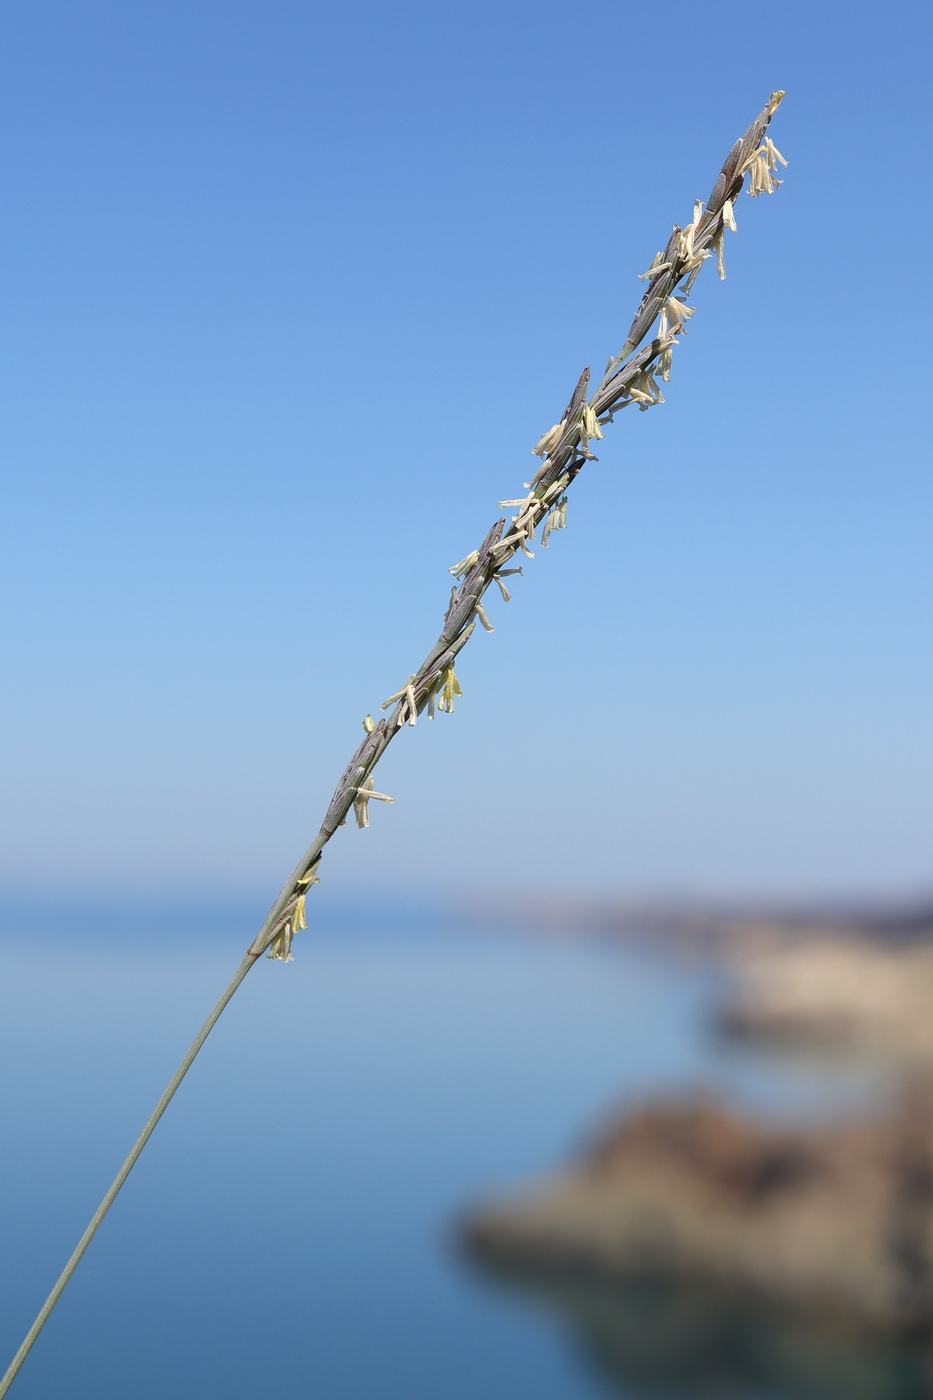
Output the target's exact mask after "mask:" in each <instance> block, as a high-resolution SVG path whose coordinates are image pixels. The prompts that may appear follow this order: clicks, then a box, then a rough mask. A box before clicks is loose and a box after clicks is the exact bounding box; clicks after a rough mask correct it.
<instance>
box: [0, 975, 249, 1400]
mask: <svg viewBox="0 0 933 1400" xmlns="http://www.w3.org/2000/svg"><path fill="white" fill-rule="evenodd" d="M258 956H259V954H258V953H254V952H252V950H251V951H250V952H248V953H247V954H246V955H245V956H244V958H243V961H242V962H241V963H240V966H239V967H238V968H237V970H236V972H235V973H234V976H233V978H232V980H231V981H230V983H229V985H228V986H227V987H226V989H225V990H224V992H223V994H222V996H221V997H220V1000H219V1001H218V1002H217V1005H216V1006H215V1007H214V1009H213V1011H212V1012H211V1014H210V1015H209V1016H208V1018H207V1020H206V1021H205V1022H204V1025H203V1026H202V1027H201V1029H200V1031H199V1032H198V1034H197V1036H196V1037H195V1039H194V1041H193V1043H192V1045H191V1049H190V1050H189V1051H188V1053H187V1055H186V1056H185V1058H184V1059H183V1060H182V1062H181V1064H180V1065H179V1066H178V1068H177V1070H176V1071H175V1073H174V1074H173V1076H172V1078H171V1080H170V1081H169V1084H168V1087H167V1088H166V1090H165V1093H164V1094H163V1095H162V1097H161V1098H160V1099H159V1102H158V1103H157V1104H156V1106H155V1108H154V1109H153V1110H152V1113H151V1114H150V1115H149V1120H148V1122H147V1123H146V1126H145V1127H144V1128H143V1130H142V1132H141V1133H140V1135H139V1137H138V1138H137V1139H136V1141H135V1142H134V1143H133V1147H132V1150H131V1151H130V1154H129V1156H128V1157H127V1159H126V1161H125V1162H124V1163H123V1166H122V1167H121V1168H120V1170H119V1171H118V1172H117V1174H116V1176H115V1177H114V1179H113V1183H112V1185H111V1187H110V1189H109V1191H108V1192H107V1194H106V1196H105V1197H104V1199H103V1200H102V1201H101V1203H100V1205H99V1206H98V1207H97V1209H96V1211H95V1212H94V1215H93V1216H92V1218H91V1223H90V1224H89V1225H88V1227H87V1229H86V1230H85V1232H84V1234H83V1235H82V1236H81V1238H80V1240H79V1241H78V1244H77V1248H76V1249H75V1252H74V1253H73V1254H72V1256H71V1258H70V1259H69V1260H68V1263H67V1264H66V1265H65V1267H64V1269H63V1270H62V1272H61V1275H60V1277H59V1279H58V1282H57V1283H56V1284H55V1287H54V1288H53V1289H52V1291H51V1293H50V1294H49V1296H48V1297H47V1298H46V1300H45V1302H44V1303H43V1305H42V1308H41V1311H40V1312H39V1316H38V1317H37V1318H36V1320H35V1322H34V1323H33V1324H32V1326H31V1327H30V1329H29V1331H28V1332H27V1333H26V1336H25V1337H24V1338H23V1343H22V1345H21V1346H20V1349H19V1351H18V1352H17V1353H16V1355H15V1356H14V1357H13V1360H12V1361H11V1362H10V1364H9V1366H8V1367H7V1369H6V1372H5V1374H4V1376H3V1379H2V1380H0V1400H2V1397H3V1396H4V1395H6V1393H7V1391H8V1390H9V1388H10V1386H11V1385H12V1384H13V1381H14V1379H15V1377H16V1373H17V1372H18V1371H19V1368H20V1367H21V1366H22V1364H23V1362H24V1361H25V1360H26V1357H27V1356H28V1355H29V1352H30V1351H31V1350H32V1344H33V1342H34V1341H35V1340H36V1338H37V1337H38V1335H39V1333H40V1332H41V1331H42V1329H43V1327H44V1326H45V1324H46V1322H47V1321H48V1319H49V1315H50V1314H51V1312H52V1309H53V1308H54V1307H55V1304H56V1303H57V1302H58V1300H59V1298H60V1297H61V1296H62V1293H64V1291H65V1287H66V1285H67V1283H68V1280H69V1279H70V1278H71V1275H72V1274H73V1273H74V1271H75V1269H76V1268H77V1267H78V1265H79V1264H80V1262H81V1259H82V1256H83V1254H84V1251H85V1250H86V1249H87V1247H88V1245H89V1244H90V1243H91V1240H92V1239H93V1238H94V1236H95V1235H96V1233H97V1228H98V1226H99V1225H100V1223H101V1221H102V1220H103V1218H104V1216H105V1215H106V1214H107V1212H108V1210H109V1209H110V1207H111V1206H112V1205H113V1203H114V1201H115V1200H116V1198H117V1195H118V1194H119V1191H120V1187H121V1186H122V1185H123V1183H124V1181H125V1180H126V1178H127V1177H128V1176H129V1174H130V1172H131V1171H132V1170H133V1167H134V1166H135V1165H136V1159H137V1157H138V1156H139V1154H140V1152H142V1150H143V1148H144V1147H145V1146H146V1143H147V1142H148V1141H149V1139H150V1137H151V1136H152V1132H153V1129H154V1128H155V1125H156V1124H157V1123H158V1121H159V1119H160V1118H161V1117H162V1114H163V1113H164V1112H165V1110H166V1109H167V1108H168V1106H169V1104H170V1103H171V1101H172V1098H173V1096H174V1094H175V1090H176V1089H177V1088H178V1086H179V1084H180V1083H181V1081H182V1080H183V1079H184V1077H185V1075H186V1074H187V1073H188V1071H189V1069H190V1068H191V1066H192V1065H193V1064H194V1061H195V1058H196V1056H197V1053H198V1051H199V1050H200V1049H201V1046H202V1045H203V1044H204V1042H205V1040H207V1037H208V1036H209V1035H210V1033H211V1031H212V1030H213V1029H214V1026H215V1025H216V1023H217V1020H218V1018H219V1017H220V1013H221V1012H222V1011H223V1009H224V1007H225V1006H226V1005H227V1002H228V1001H229V1000H230V998H231V997H232V996H233V994H234V992H235V991H236V989H237V987H239V985H240V983H241V982H242V981H243V978H244V977H245V976H246V974H247V972H249V970H250V968H251V967H252V966H253V965H254V964H255V962H256V959H257V958H258Z"/></svg>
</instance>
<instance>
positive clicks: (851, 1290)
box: [462, 1091, 933, 1329]
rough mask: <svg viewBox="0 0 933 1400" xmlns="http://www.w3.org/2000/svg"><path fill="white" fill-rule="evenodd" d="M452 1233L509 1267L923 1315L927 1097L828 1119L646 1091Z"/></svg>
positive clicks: (881, 1322) (931, 1316) (928, 1222)
mask: <svg viewBox="0 0 933 1400" xmlns="http://www.w3.org/2000/svg"><path fill="white" fill-rule="evenodd" d="M462 1237H463V1240H464V1242H465V1244H466V1246H467V1247H468V1249H469V1250H470V1251H471V1252H472V1253H474V1254H475V1255H477V1256H479V1257H480V1258H482V1259H484V1260H486V1261H488V1262H491V1263H493V1264H495V1265H498V1266H500V1267H503V1268H505V1269H508V1270H515V1269H519V1270H524V1271H528V1270H532V1271H537V1272H538V1273H540V1274H543V1275H546V1274H550V1275H551V1276H552V1277H561V1278H564V1279H572V1278H576V1279H587V1278H590V1279H594V1278H597V1279H598V1278H604V1279H617V1280H625V1279H629V1280H630V1279H638V1278H641V1279H651V1278H654V1279H665V1278H666V1279H678V1278H680V1279H699V1280H703V1279H705V1280H708V1281H709V1282H710V1283H711V1284H713V1283H715V1284H716V1285H717V1286H727V1287H730V1288H738V1289H740V1290H747V1291H748V1292H749V1293H752V1294H754V1295H756V1296H760V1297H763V1298H768V1297H771V1298H780V1299H782V1300H785V1301H790V1302H792V1303H794V1304H801V1305H803V1306H805V1307H806V1308H807V1309H810V1310H814V1309H815V1310H818V1311H819V1310H822V1311H824V1312H826V1313H827V1314H828V1315H830V1314H833V1313H836V1314H847V1315H849V1316H850V1317H852V1316H855V1317H857V1318H858V1319H860V1320H862V1321H868V1322H870V1323H872V1324H875V1325H877V1326H878V1327H880V1328H890V1329H912V1328H923V1327H926V1326H927V1325H928V1324H931V1323H933V1100H931V1099H930V1097H929V1096H928V1094H927V1093H926V1091H923V1092H920V1091H917V1092H914V1093H913V1094H912V1095H911V1097H910V1099H909V1101H905V1102H904V1103H903V1104H902V1105H901V1107H900V1108H899V1109H898V1110H897V1111H895V1112H892V1113H891V1114H890V1115H889V1116H887V1117H885V1118H884V1119H883V1120H882V1119H879V1120H878V1121H875V1122H872V1123H862V1124H855V1125H842V1126H835V1127H832V1128H827V1129H821V1130H817V1129H806V1130H804V1129H789V1128H775V1127H766V1126H758V1125H753V1124H751V1123H748V1122H745V1121H743V1120H741V1119H740V1118H738V1117H737V1116H735V1115H734V1114H732V1113H730V1112H729V1111H727V1110H726V1109H724V1108H722V1107H720V1106H717V1105H716V1104H713V1103H705V1104H682V1105H679V1104H654V1105H650V1106H646V1107H643V1108H642V1109H640V1110H639V1111H637V1112H634V1113H632V1114H631V1115H630V1116H628V1117H627V1118H625V1119H624V1120H623V1121H621V1122H619V1123H616V1124H614V1125H612V1126H611V1127H610V1128H609V1129H608V1130H607V1131H606V1132H604V1133H603V1134H602V1135H601V1137H600V1138H599V1140H598V1141H597V1142H596V1143H595V1144H594V1145H593V1146H592V1147H591V1148H590V1149H589V1150H588V1151H587V1152H586V1153H585V1155H584V1156H583V1157H582V1159H581V1160H580V1161H579V1162H578V1163H577V1164H576V1165H574V1166H572V1167H571V1168H570V1169H568V1170H567V1171H566V1172H564V1173H563V1174H561V1175H559V1176H556V1177H554V1178H552V1179H550V1180H547V1181H543V1182H540V1183H537V1184H534V1185H532V1186H529V1187H528V1188H526V1189H524V1190H520V1191H518V1192H516V1193H514V1194H513V1195H511V1196H509V1197H507V1198H503V1199H500V1200H498V1201H495V1202H491V1203H489V1204H486V1205H484V1206H482V1207H481V1208H479V1209H477V1210H475V1211H474V1212H473V1213H472V1214H471V1215H470V1216H469V1217H468V1218H467V1219H466V1221H465V1222H464V1224H463V1230H462Z"/></svg>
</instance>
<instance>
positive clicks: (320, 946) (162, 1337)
mask: <svg viewBox="0 0 933 1400" xmlns="http://www.w3.org/2000/svg"><path fill="white" fill-rule="evenodd" d="M243 943H245V938H242V939H231V940H229V941H228V942H224V941H221V940H216V939H214V938H210V939H205V938H204V937H201V938H200V939H199V937H198V935H197V933H196V932H193V933H192V936H191V938H190V939H189V940H184V939H181V938H179V937H177V936H173V937H171V938H170V939H167V940H165V941H164V942H163V943H162V944H161V945H160V944H159V942H158V940H155V939H150V940H148V941H147V942H146V943H141V942H139V941H137V942H135V943H134V942H133V941H132V940H127V941H125V942H120V941H118V940H116V939H112V940H109V941H106V942H96V943H95V942H90V943H87V942H84V941H82V940H81V939H80V938H79V937H78V935H75V937H74V941H73V942H72V943H70V944H69V942H68V941H67V940H66V939H64V938H62V939H60V940H59V941H57V942H53V943H51V944H42V943H41V942H40V941H39V939H38V938H37V937H36V936H35V935H29V936H28V938H26V939H24V941H22V942H17V941H15V940H14V939H9V938H8V939H6V940H5V941H3V942H0V973H2V976H0V1046H2V1066H3V1069H2V1084H0V1123H2V1145H0V1202H2V1205H0V1250H2V1261H3V1266H2V1273H0V1346H2V1352H3V1364H4V1365H5V1364H6V1359H7V1358H8V1357H9V1355H11V1354H12V1352H13V1351H14V1350H15V1347H16V1346H17V1344H18V1343H19V1341H20V1339H21V1337H22V1334H23V1332H24V1331H25V1329H26V1327H27V1326H28V1324H29V1323H30V1322H31V1320H32V1318H33V1316H34V1314H35V1312H36V1311H37V1308H38V1306H39V1304H40V1303H41V1301H42V1299H43V1298H44V1297H45V1294H46V1292H47V1291H48V1288H49V1287H50V1285H51V1283H52V1282H53V1281H54V1278H55V1277H56V1275H57V1273H58V1271H59V1269H60V1268H61V1267H62V1265H63V1263H64V1261H65V1259H66V1258H67V1256H68V1254H69V1253H70V1251H71V1249H72V1248H73V1246H74V1244H75V1242H76V1240H77V1238H78V1236H79V1235H80V1233H81V1231H82V1230H83V1228H84V1226H85V1224H86V1223H87V1220H88V1218H89V1216H90V1214H91V1213H92V1211H93V1209H94V1207H95V1206H96V1205H97V1202H98V1200H99V1198H100V1196H101V1195H102V1194H103V1191H104V1189H105V1188H106V1186H107V1185H108V1184H109V1182H110V1179H111V1177H112V1176H113V1173H114V1171H115V1169H116V1167H117V1166H118V1165H119V1163H120V1161H121V1160H122V1158H123V1156H124V1154H125V1152H126V1150H127V1149H128V1147H129V1145H130V1143H131V1142H132V1140H133V1138H134V1137H135V1135H136V1133H137V1131H138V1130H139V1128H140V1127H141V1125H142V1123H143V1121H144V1119H145V1117H146V1115H147V1113H148V1112H149V1110H150V1108H151V1107H152V1104H153V1103H154V1101H155V1099H156V1098H157V1097H158V1094H159V1093H160V1092H161V1090H162V1088H163V1087H164V1084H165V1082H166V1080H167V1079H168V1077H169V1076H170V1074H171V1072H172V1070H173V1069H174V1067H175V1064H176V1063H177V1061H178V1059H179V1058H180V1056H181V1053H182V1052H183V1050H184V1049H185V1048H186V1046H187V1044H188V1043H189V1041H190V1039H191V1038H192V1036H193V1034H194V1032H195V1030H196V1029H197V1027H198V1025H199V1024H200V1022H201V1020H202V1019H203V1017H204V1015H205V1014H206V1011H207V1010H208V1009H209V1007H210V1005H211V1004H212V1002H213V1000H214V998H215V996H216V994H217V993H218V992H219V990H220V989H221V987H222V986H223V985H224V983H225V982H226V980H227V978H228V976H229V974H230V973H231V972H232V970H233V967H234V966H235V965H236V962H237V960H238V957H239V953H240V948H241V944H243ZM234 945H235V946H234ZM715 994H716V980H715V978H714V977H713V975H712V974H710V973H709V972H708V971H703V970H699V969H691V968H686V967H683V966H676V965H673V964H670V963H665V962H664V961H662V960H659V959H652V958H651V957H649V956H646V955H639V954H637V953H634V952H620V951H618V950H601V949H597V948H593V947H579V946H577V947H569V946H559V945H553V944H547V943H541V942H535V941H534V940H531V939H520V938H518V937H511V936H509V935H508V934H505V933H503V934H501V935H493V934H483V935H479V934H476V935H472V934H464V933H459V934H458V933H453V932H450V931H449V930H445V929H442V928H431V929H421V930H420V931H417V932H414V933H400V932H399V931H398V930H394V931H388V932H387V931H379V930H377V929H373V928H370V929H367V928H365V927H359V928H355V929H350V930H347V929H344V930H342V931H340V932H329V933H328V932H324V933H314V934H306V935H303V936H302V938H301V939H300V943H299V946H298V950H297V959H296V961H295V962H294V963H292V964H289V965H282V964H273V963H270V962H268V961H265V960H263V961H262V962H261V963H260V964H259V966H258V967H257V968H256V969H255V971H254V972H253V973H252V974H251V975H250V977H249V978H248V979H247V981H246V983H245V985H244V986H243V988H242V989H241V991H240V993H239V994H238V996H237V997H236V998H235V1000H234V1002H233V1003H232V1004H231V1006H230V1007H229V1008H228V1010H227V1012H226V1013H225V1015H224V1017H223V1018H222V1020H221V1021H220V1023H219V1025H218V1027H217V1029H216V1030H215V1032H214V1034H213V1036H212V1037H211V1039H210V1041H209V1042H208V1044H207V1047H206V1049H205V1050H204V1052H203V1053H202V1055H201V1058H200V1059H199V1060H198V1062H197V1063H196V1065H195V1067H194V1069H193V1070H192V1072H191V1074H190V1075H189V1077H188V1080H187V1081H186V1083H185V1084H184V1086H183V1087H182V1089H181V1091H180V1093H179V1094H178V1096H177V1097H176V1099H175V1101H174V1103H173V1104H172V1106H171V1108H170V1110H169V1112H168V1114H167V1115H166V1117H165V1119H164V1120H163V1122H162V1124H161V1125H160V1126H159V1128H158V1129H157V1131H156V1134H155V1136H154V1138H153V1140H152V1142H151V1143H150V1145H149V1147H148V1148H147V1149H146V1152H145V1153H144V1155H143V1157H142V1159H141V1161H140V1163H139V1165H138V1166H137V1168H136V1170H135V1172H134V1173H133V1176H132V1177H131V1178H130V1181H129V1183H128V1185H127V1186H126V1187H125V1188H124V1190H123V1193H122V1195H121V1196H120V1198H119V1199H118V1201H117V1203H116V1205H115V1206H114V1208H113V1210H112V1212H111V1214H110V1216H109V1217H108V1220H107V1221H106V1222H105V1225H104V1226H103V1228H102V1230H101V1232H100V1233H99V1234H98V1236H97V1239H96V1240H95V1242H94V1244H93V1245H92V1247H91V1249H90V1251H89V1252H88V1254H87V1255H86V1256H85V1259H84V1261H83V1264H82V1266H81V1268H80V1270H79V1272H78V1274H77V1275H76V1276H75V1279H74V1280H73V1282H72V1283H71V1285H70V1287H69V1289H68V1290H67V1292H66V1294H65V1296H64V1299H63V1300H62V1302H61V1303H60V1304H59V1307H58V1309H57V1311H56V1313H55V1315H54V1316H53V1319H52V1321H51V1322H50V1323H49V1325H48V1326H47V1328H46V1330H45V1332H44V1334H43V1336H42V1337H41V1338H40V1341H39V1342H38V1344H37V1346H36V1348H35V1349H34V1351H33V1353H32V1355H31V1357H30V1358H29V1360H28V1362H27V1363H26V1366H25V1368H24V1370H23V1371H22V1373H21V1375H20V1378H19V1380H18V1381H17V1383H16V1386H15V1388H14V1391H13V1394H14V1395H15V1396H16V1397H18V1400H51V1397H53V1396H54V1397H56V1400H118V1397H119V1400H149V1397H153V1400H154V1397H160V1400H164V1397H166V1396H171V1397H173V1400H188V1397H190V1398H191V1400H195V1397H197V1400H205V1398H206V1397H221V1396H222V1397H224V1400H238V1398H239V1397H243V1400H246V1397H250V1400H255V1397H256V1396H260V1395H261V1396H262V1397H263V1400H278V1397H283V1400H284V1397H294V1396H302V1397H304V1396H308V1397H322V1400H363V1397H367V1400H368V1398H369V1397H380V1400H396V1397H397V1400H403V1397H404V1400H438V1398H439V1397H443V1400H480V1397H482V1400H500V1397H501V1400H526V1397H527V1400H532V1397H533V1398H534V1400H552V1397H553V1400H558V1397H560V1400H596V1397H607V1396H619V1395H624V1396H627V1397H635V1400H641V1397H642V1396H647V1395H649V1394H651V1395H654V1394H661V1393H663V1394H664V1395H673V1394H674V1393H675V1391H676V1393H677V1394H680V1393H682V1392H681V1390H680V1389H678V1388H677V1387H678V1386H679V1385H680V1382H677V1381H676V1378H675V1380H674V1381H672V1382H668V1381H663V1383H660V1384H661V1388H660V1389H658V1386H657V1385H655V1384H654V1383H653V1381H652V1373H651V1368H650V1366H649V1369H648V1375H647V1379H646V1378H645V1376H644V1375H641V1376H640V1378H639V1375H637V1374H636V1375H634V1378H631V1377H630V1378H628V1379H626V1375H627V1373H626V1369H625V1368H626V1363H625V1361H624V1360H623V1363H622V1368H621V1371H619V1370H618V1368H616V1370H615V1371H612V1369H611V1368H610V1370H609V1371H607V1370H606V1368H605V1366H604V1365H603V1363H602V1362H601V1361H600V1360H599V1358H598V1356H595V1355H594V1351H593V1347H592V1346H591V1345H590V1344H589V1343H588V1342H587V1341H586V1338H585V1337H584V1336H583V1334H582V1333H581V1331H580V1328H579V1326H577V1325H576V1323H575V1321H574V1316H575V1314H574V1306H573V1305H571V1306H570V1307H569V1310H568V1308H566V1307H563V1306H555V1303H554V1300H553V1299H543V1300H542V1299H538V1298H532V1297H530V1296H529V1295H527V1294H525V1293H522V1292H519V1291H515V1290H512V1289H508V1288H505V1287H503V1286H501V1285H499V1284H497V1283H495V1282H492V1281H489V1280H486V1279H484V1278H483V1277H481V1276H480V1274H479V1273H478V1272H477V1271H476V1270H474V1269H473V1268H471V1267H470V1266H468V1265H466V1264H464V1263H463V1262H462V1261H461V1260H460V1259H459V1258H458V1257H457V1255H456V1251H455V1250H453V1249H452V1248H451V1245H450V1227H451V1221H452V1219H453V1218H455V1216H456V1214H457V1212H458V1211H459V1210H460V1209H462V1208H463V1206H464V1205H465V1204H467V1203H469V1202H470V1201H471V1200H473V1199H475V1198H476V1197H477V1196H479V1195H481V1194H482V1193H483V1192H484V1191H486V1190H488V1189H491V1188H497V1187H499V1186H501V1185H502V1184H503V1183H506V1182H508V1181H510V1180H512V1179H515V1178H520V1177H522V1176H523V1175H524V1174H527V1173H533V1172H536V1171H539V1170H541V1169H543V1168H547V1167H549V1166H551V1165H553V1164H554V1163H555V1162H557V1161H559V1159H560V1158H561V1157H562V1156H565V1155H566V1154H567V1153H568V1151H570V1150H572V1149H573V1147H574V1146H575V1145H576V1144H577V1143H578V1142H579V1140H580V1138H581V1136H582V1135H585V1134H586V1133H587V1132H588V1131H589V1130H590V1129H591V1128H592V1126H593V1124H594V1121H595V1120H596V1119H597V1118H598V1116H599V1115H600V1114H601V1113H602V1112H603V1111H605V1110H606V1109H607V1108H608V1107H610V1106H612V1105H614V1104H615V1103H617V1102H618V1101H619V1100H620V1099H623V1100H624V1099H626V1098H628V1099H631V1098H636V1097H639V1096H642V1095H644V1094H646V1093H649V1092H651V1091H653V1090H655V1089H658V1088H662V1087H670V1086H676V1087H678V1088H679V1087H682V1086H684V1085H686V1084H698V1083H709V1082H713V1083H718V1084H720V1085H724V1086H726V1088H727V1089H728V1092H729V1093H731V1094H732V1095H733V1096H734V1097H739V1098H744V1099H746V1100H748V1101H751V1102H753V1103H756V1104H759V1105H765V1106H767V1107H770V1108H772V1109H775V1108H776V1109H781V1108H797V1109H800V1108H802V1109H804V1110H807V1111H813V1110H819V1108H820V1106H821V1105H825V1104H826V1103H827V1102H828V1101H830V1100H838V1099H839V1098H840V1096H842V1097H844V1095H845V1092H846V1086H845V1083H844V1082H842V1081H837V1082H835V1083H834V1084H831V1083H830V1082H829V1081H828V1080H827V1078H826V1075H825V1074H821V1073H820V1072H818V1071H814V1070H813V1069H810V1068H807V1067H805V1066H798V1067H796V1068H794V1067H792V1066H790V1067H788V1066H784V1067H780V1066H775V1065H772V1064H769V1063H768V1062H767V1061H764V1060H758V1061H755V1060H751V1059H748V1058H745V1057H742V1056H740V1055H736V1054H734V1053H733V1054H729V1053H726V1052H724V1051H719V1050H717V1049H716V1048H715V1046H714V1045H713V1044H711V1043H710V1041H709V1038H708V1035H707V1033H706V1031H705V1025H706V1017H707V1012H708V1008H709V1005H710V1001H711V998H713V997H714V995H715ZM587 1306H589V1305H587ZM626 1306H627V1305H626ZM578 1311H579V1309H578ZM590 1312H592V1309H590ZM625 1315H626V1317H628V1316H630V1313H626V1314H625ZM587 1316H589V1314H587ZM585 1330H586V1329H585V1328H584V1331H585ZM597 1350H598V1348H597ZM636 1369H637V1368H636ZM0 1370H2V1367H0ZM662 1380H663V1378H662ZM671 1385H673V1386H674V1389H673V1390H672V1389H671V1388H670V1387H671ZM683 1393H686V1391H684V1392H683ZM704 1393H705V1392H704ZM723 1393H725V1392H723ZM729 1393H730V1394H732V1393H733V1392H732V1391H731V1390H730V1392H729ZM748 1393H749V1394H750V1393H751V1392H750V1391H749V1392H748ZM801 1393H802V1392H801ZM866 1393H867V1392H866ZM888 1393H889V1392H888V1391H887V1390H877V1391H872V1392H871V1395H872V1396H874V1395H875V1394H877V1395H879V1396H880V1395H882V1394H884V1395H887V1394H888ZM890 1393H891V1394H893V1393H894V1392H893V1391H892V1392H890Z"/></svg>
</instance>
